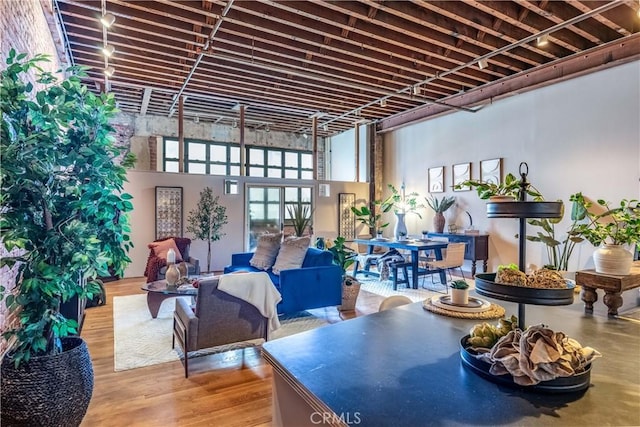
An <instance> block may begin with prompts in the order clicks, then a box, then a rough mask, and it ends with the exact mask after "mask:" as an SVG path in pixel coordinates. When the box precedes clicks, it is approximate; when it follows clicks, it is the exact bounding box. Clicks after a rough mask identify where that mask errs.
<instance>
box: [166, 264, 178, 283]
mask: <svg viewBox="0 0 640 427" xmlns="http://www.w3.org/2000/svg"><path fill="white" fill-rule="evenodd" d="M164 279H165V280H166V281H167V287H175V286H176V283H178V280H180V271H179V270H178V267H177V266H176V265H175V263H171V264H169V266H168V267H167V272H166V273H164Z"/></svg>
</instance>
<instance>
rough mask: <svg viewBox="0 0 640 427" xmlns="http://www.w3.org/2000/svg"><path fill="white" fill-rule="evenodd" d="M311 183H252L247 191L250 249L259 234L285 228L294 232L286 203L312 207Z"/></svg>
mask: <svg viewBox="0 0 640 427" xmlns="http://www.w3.org/2000/svg"><path fill="white" fill-rule="evenodd" d="M312 193H313V192H312V188H311V187H293V186H263V185H250V186H249V188H248V191H247V203H246V207H247V218H249V221H248V230H247V233H246V235H247V236H248V242H247V250H249V251H252V250H253V249H255V247H256V243H257V239H258V236H259V235H260V234H262V233H274V232H278V231H280V230H283V231H284V233H285V234H293V227H292V221H291V217H290V216H289V213H288V212H287V209H286V206H296V205H308V206H309V207H310V208H311V210H312V208H313V200H312V199H311V197H312Z"/></svg>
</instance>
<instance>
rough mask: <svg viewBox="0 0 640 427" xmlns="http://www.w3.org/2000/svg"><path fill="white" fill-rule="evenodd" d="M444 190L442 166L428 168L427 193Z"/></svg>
mask: <svg viewBox="0 0 640 427" xmlns="http://www.w3.org/2000/svg"><path fill="white" fill-rule="evenodd" d="M443 191H444V166H438V167H435V168H429V193H442V192H443Z"/></svg>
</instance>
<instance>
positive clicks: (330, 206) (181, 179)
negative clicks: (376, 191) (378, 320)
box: [124, 171, 368, 277]
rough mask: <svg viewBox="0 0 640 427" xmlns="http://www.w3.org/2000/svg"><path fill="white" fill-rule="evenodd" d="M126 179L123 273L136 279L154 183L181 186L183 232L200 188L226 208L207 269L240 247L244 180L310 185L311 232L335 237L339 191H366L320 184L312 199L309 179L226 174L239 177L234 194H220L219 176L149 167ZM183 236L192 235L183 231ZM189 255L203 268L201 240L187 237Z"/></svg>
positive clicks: (149, 226)
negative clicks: (127, 243) (323, 188)
mask: <svg viewBox="0 0 640 427" xmlns="http://www.w3.org/2000/svg"><path fill="white" fill-rule="evenodd" d="M127 178H128V180H129V182H128V183H126V185H125V188H124V189H125V191H126V192H127V193H130V194H131V195H132V196H133V200H132V202H133V206H134V209H133V211H132V212H131V217H130V219H131V228H132V232H131V238H132V241H133V244H134V248H133V249H132V250H131V252H130V253H129V257H130V258H131V260H132V262H131V264H130V265H129V266H128V267H127V269H126V271H125V274H124V276H125V277H141V276H143V274H144V269H145V266H146V262H147V257H148V255H149V249H148V248H147V244H148V243H150V242H152V241H153V240H154V239H155V187H156V186H174V187H183V223H184V224H185V227H184V228H185V230H186V219H187V216H188V213H189V211H190V210H192V209H194V208H195V207H196V205H197V203H198V200H199V197H200V191H202V189H203V188H205V187H207V186H209V187H211V188H212V189H213V192H214V196H215V195H219V196H220V200H219V201H220V203H221V204H222V205H223V206H225V207H226V208H227V217H228V221H229V223H228V224H227V225H225V226H224V228H223V230H222V231H223V232H224V233H226V235H225V236H223V237H222V239H221V240H219V241H217V242H214V243H212V246H211V252H212V259H211V268H212V269H213V270H215V271H218V270H222V268H223V267H224V266H225V265H227V264H229V262H230V261H231V254H232V253H234V252H242V251H244V242H245V240H246V239H245V236H244V230H245V221H246V216H245V212H244V205H245V185H246V183H268V184H275V185H280V184H296V185H297V184H299V185H305V184H308V185H314V186H315V191H314V198H315V201H316V208H315V212H314V232H315V235H316V236H324V237H327V238H335V237H336V236H337V234H338V233H337V232H338V212H337V206H338V203H337V200H338V194H339V193H355V194H356V199H359V200H364V199H365V198H366V196H367V194H368V184H358V183H350V182H326V184H329V185H330V195H329V197H318V191H317V184H315V183H314V182H313V181H297V180H274V179H269V180H259V179H256V178H246V177H245V178H240V177H232V178H231V179H236V180H238V181H239V189H240V192H239V194H236V195H229V194H223V184H224V179H225V177H221V176H207V175H190V174H177V173H165V172H150V171H129V172H128V173H127ZM184 236H185V237H190V238H193V236H191V235H189V233H186V232H185V233H184ZM191 255H192V256H194V257H196V258H198V259H200V265H201V268H202V269H203V271H204V270H205V269H206V266H207V260H206V257H207V243H206V242H203V241H195V240H194V241H193V242H192V244H191Z"/></svg>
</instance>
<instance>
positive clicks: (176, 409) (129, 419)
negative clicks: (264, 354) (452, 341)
mask: <svg viewBox="0 0 640 427" xmlns="http://www.w3.org/2000/svg"><path fill="white" fill-rule="evenodd" d="M144 280H145V279H144V277H142V278H135V279H123V280H119V281H115V282H109V283H107V284H106V285H105V286H106V290H107V304H106V305H104V306H101V307H93V308H89V309H87V311H86V317H85V321H84V326H83V329H82V333H81V336H82V337H83V338H84V339H85V340H86V342H87V345H88V346H89V352H90V354H91V358H92V360H93V369H94V375H95V380H94V381H95V385H94V390H93V398H92V400H91V404H90V405H89V409H88V411H87V415H86V416H85V418H84V420H83V422H82V424H81V425H82V426H84V427H88V426H101V427H102V426H118V427H120V426H127V425H129V426H136V427H138V426H163V427H168V426H214V425H215V426H224V427H227V426H238V427H247V426H270V425H271V367H270V366H269V365H267V364H266V363H265V362H264V361H263V360H262V358H261V356H260V350H259V349H245V350H244V351H243V350H236V351H231V352H227V353H223V354H217V355H212V356H206V357H201V358H196V359H192V361H190V363H189V369H190V375H189V378H184V370H183V366H182V363H181V362H180V361H176V362H169V363H163V364H159V365H154V366H148V367H144V368H138V369H131V370H128V371H121V372H114V370H113V367H114V358H113V348H114V343H113V297H114V296H122V295H132V294H137V293H144V291H142V290H141V289H140V285H141V284H142V283H143V282H144ZM383 299H384V298H383V297H381V296H379V295H375V294H371V293H368V292H365V291H361V292H360V296H359V297H358V303H357V306H356V311H355V312H350V313H349V312H345V313H341V312H339V311H338V310H337V309H336V307H327V308H321V309H315V310H309V311H310V312H312V313H313V314H314V315H316V316H318V317H322V318H324V319H326V320H327V321H328V322H330V323H336V322H341V321H343V320H346V319H350V318H353V317H357V316H362V315H366V314H369V313H373V312H376V311H378V306H379V305H380V302H381V301H382V300H383ZM170 302H171V300H168V301H167V302H165V304H167V303H170Z"/></svg>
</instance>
